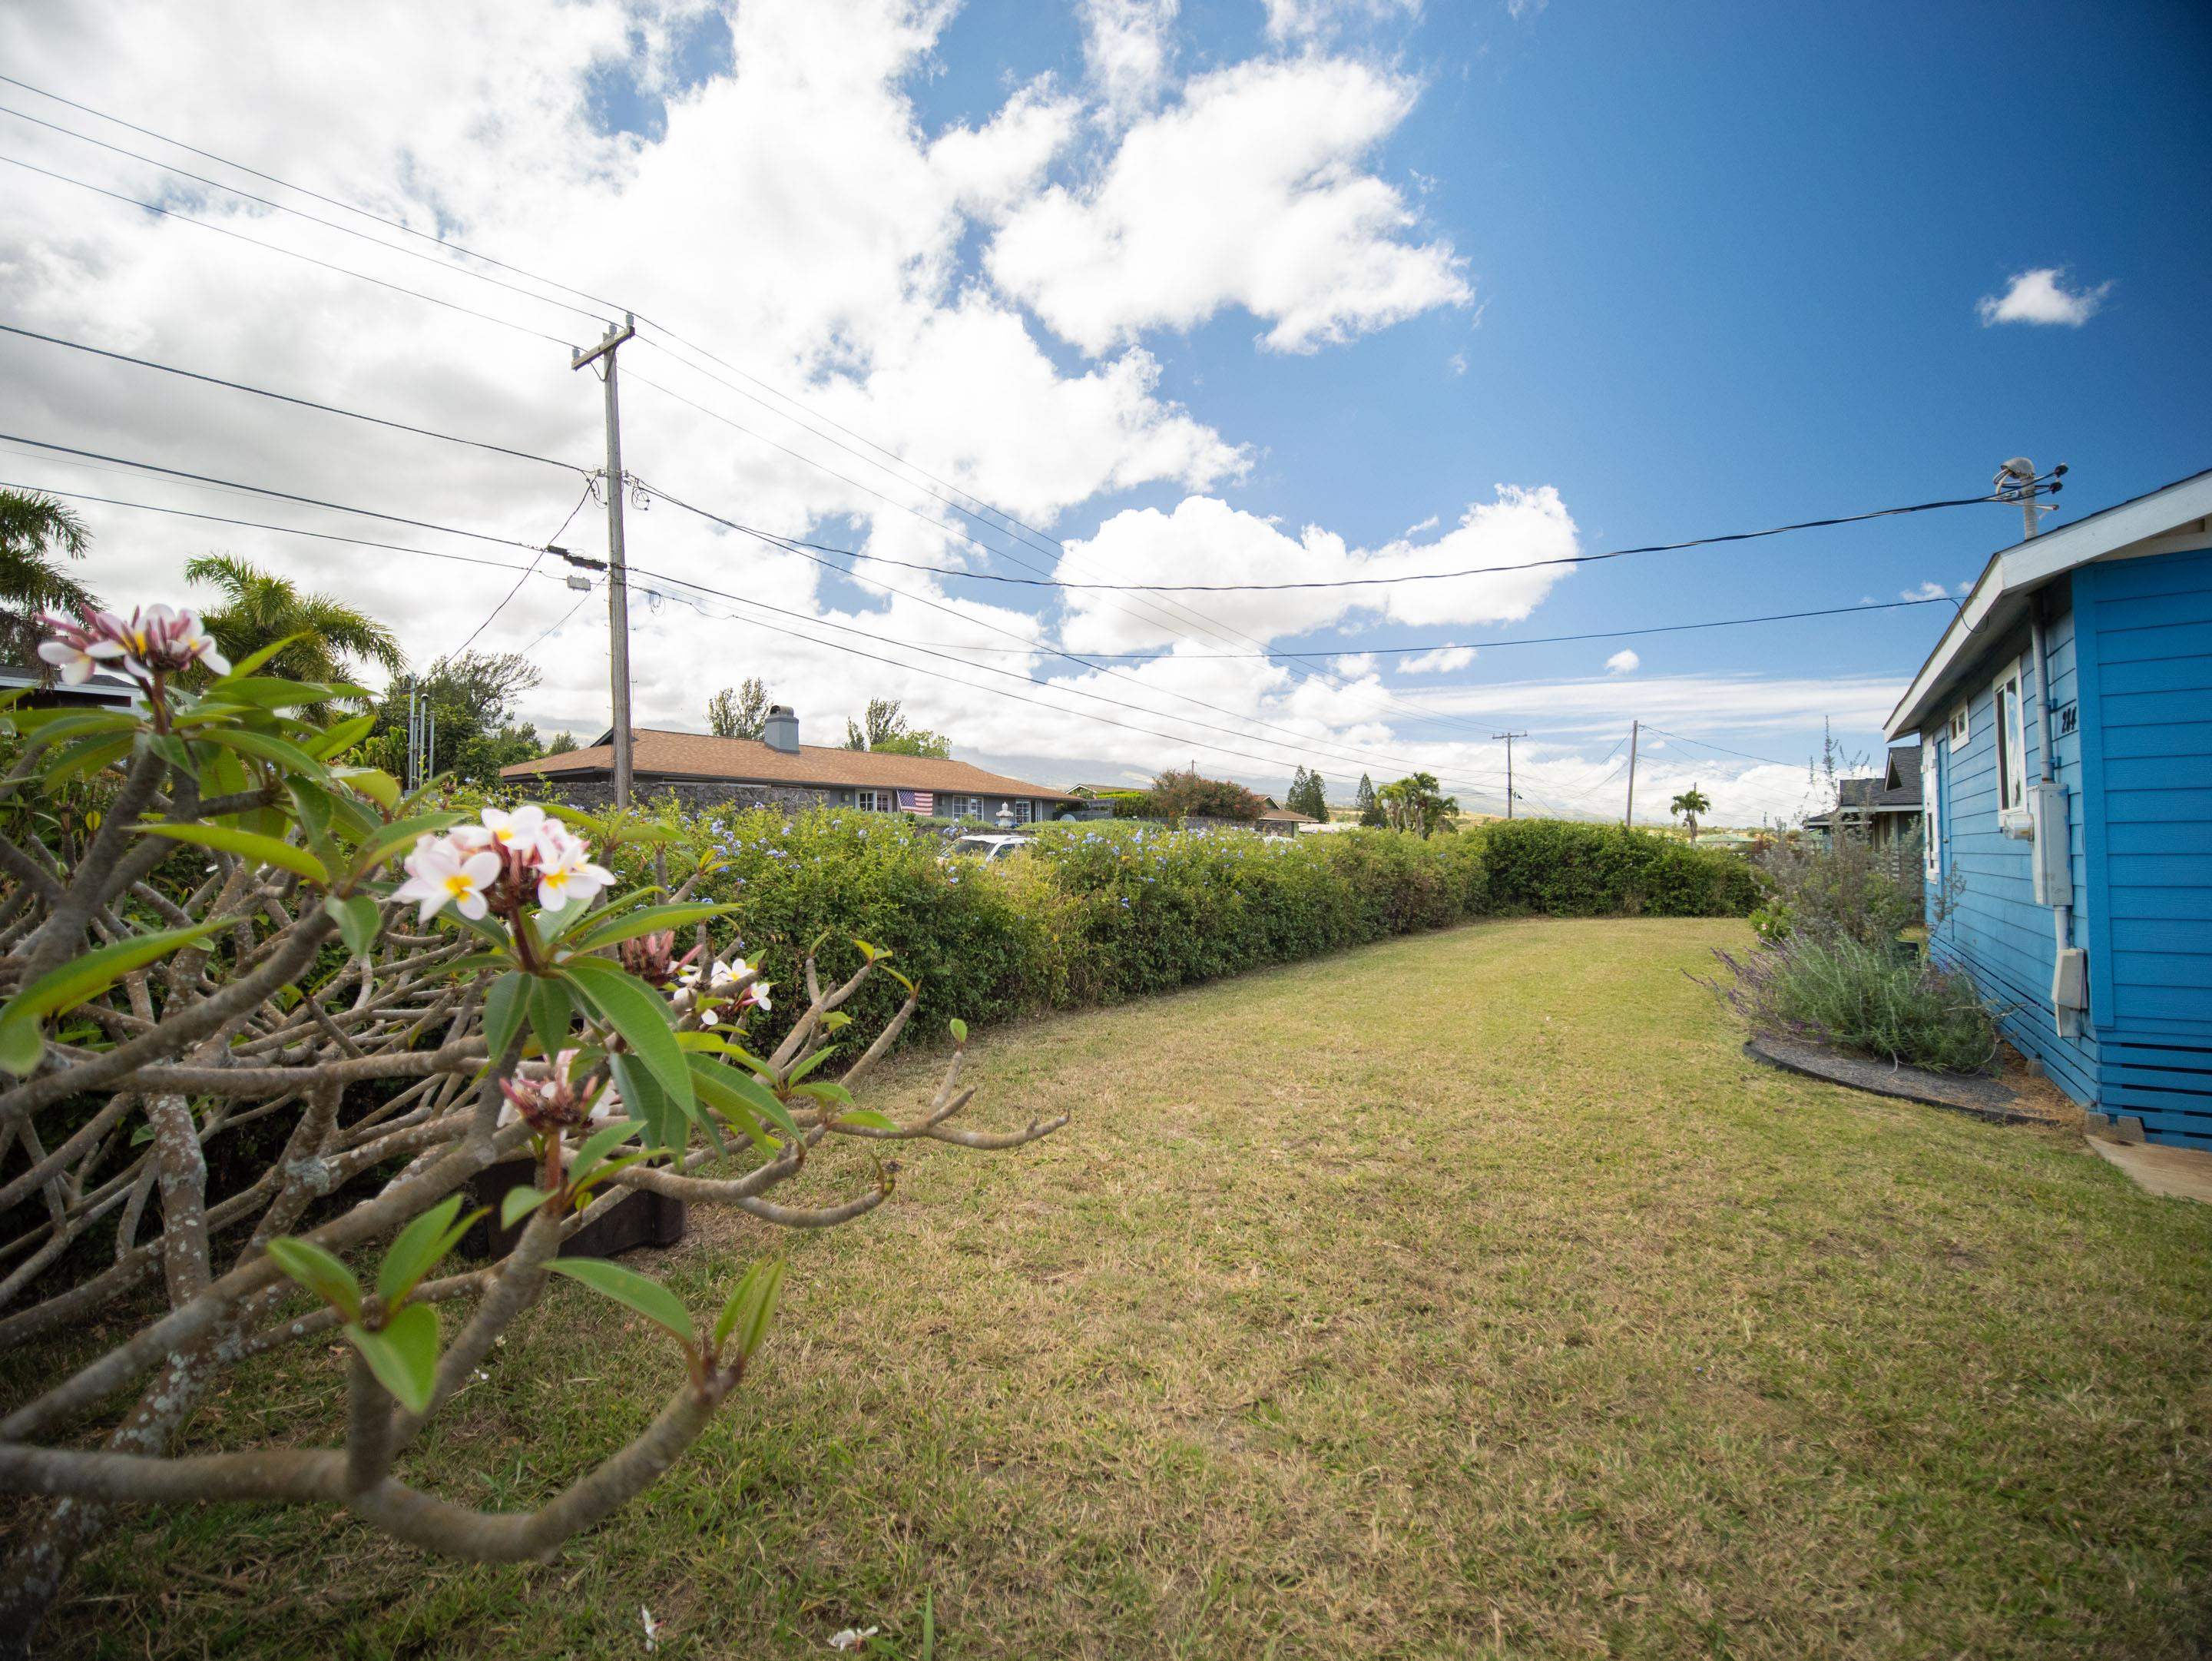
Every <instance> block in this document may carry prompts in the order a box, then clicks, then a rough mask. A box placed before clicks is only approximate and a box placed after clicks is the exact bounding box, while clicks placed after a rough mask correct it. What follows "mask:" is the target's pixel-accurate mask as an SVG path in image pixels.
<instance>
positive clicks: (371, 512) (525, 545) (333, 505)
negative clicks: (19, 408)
mask: <svg viewBox="0 0 2212 1661" xmlns="http://www.w3.org/2000/svg"><path fill="white" fill-rule="evenodd" d="M0 441H5V442H7V443H10V444H27V445H29V446H31V447H32V448H33V449H38V450H51V451H53V452H54V453H57V454H59V455H68V456H82V457H84V458H86V459H88V460H92V461H112V462H114V463H116V464H117V465H119V466H124V467H130V468H134V469H136V470H137V472H145V473H161V474H162V475H164V476H166V477H167V478H183V479H190V480H191V481H192V482H194V483H195V484H214V485H219V486H221V487H222V488H223V489H225V490H248V491H251V492H252V494H254V495H255V496H270V497H274V498H275V499H276V500H277V501H279V502H301V503H303V504H304V505H306V506H307V507H310V508H330V509H331V511H332V512H334V513H340V514H353V515H354V516H355V517H356V518H358V519H380V520H385V521H386V523H388V524H392V525H409V526H413V527H414V528H415V529H416V530H418V531H442V532H445V533H446V534H447V536H457V537H471V538H474V539H475V540H477V541H478V542H495V543H498V544H499V545H501V546H503V547H507V548H520V549H523V550H526V551H528V552H531V553H538V552H540V551H542V550H543V549H544V544H543V543H538V542H524V541H522V540H521V539H520V538H516V537H503V536H496V535H495V534H493V533H492V532H489V531H465V530H463V529H461V528H460V527H459V526H453V525H440V524H438V523H436V522H435V521H434V520H427V519H410V518H408V517H407V516H406V515H405V514H386V513H380V512H378V511H377V510H376V509H375V508H349V507H348V506H346V505H345V503H343V502H325V501H324V500H323V499H322V498H321V497H320V496H296V495H295V494H294V493H293V492H291V491H289V490H272V489H271V488H270V487H269V486H268V485H265V484H240V483H239V481H237V480H236V479H231V478H214V477H212V476H210V475H209V474H207V473H191V472H185V470H184V469H183V468H181V467H163V466H160V465H156V464H155V463H154V462H151V461H135V460H133V459H131V458H130V457H129V456H112V455H105V454H102V453H100V451H98V450H80V449H77V448H76V447H73V446H71V445H67V444H50V443H48V442H47V441H46V440H44V439H40V438H24V437H21V436H20V435H17V434H15V433H0ZM572 517H573V515H572Z"/></svg>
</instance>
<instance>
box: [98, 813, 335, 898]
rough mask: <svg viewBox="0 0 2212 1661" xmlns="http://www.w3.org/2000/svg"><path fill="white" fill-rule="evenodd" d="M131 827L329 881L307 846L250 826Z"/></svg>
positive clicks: (313, 879)
mask: <svg viewBox="0 0 2212 1661" xmlns="http://www.w3.org/2000/svg"><path fill="white" fill-rule="evenodd" d="M133 828H134V829H135V830H137V831H138V832H139V834H140V835H142V836H148V837H168V838H170V839H171V840H172V841H173V842H189V843H195V844H197V846H199V847H202V848H214V849H220V850H221V851H222V852H223V853H226V854H234V855H237V856H238V857H239V858H240V859H242V860H251V861H253V862H255V863H256V864H259V865H273V866H276V867H277V868H278V869H280V870H284V871H294V872H297V873H299V874H300V875H301V876H303V877H305V878H307V879H308V881H310V882H312V883H314V884H316V885H318V886H319V887H325V888H326V887H328V886H329V885H330V880H331V873H330V869H329V867H327V866H325V864H324V863H323V862H322V861H320V860H319V859H317V858H316V857H315V856H314V855H313V854H311V853H309V852H308V851H307V849H304V848H297V847H295V846H294V845H293V844H292V843H289V842H279V841H278V840H277V839H276V837H264V836H262V835H260V834H258V832H255V831H239V830H234V829H233V828H232V827H231V826H229V825H227V824H141V825H137V826H134V827H133Z"/></svg>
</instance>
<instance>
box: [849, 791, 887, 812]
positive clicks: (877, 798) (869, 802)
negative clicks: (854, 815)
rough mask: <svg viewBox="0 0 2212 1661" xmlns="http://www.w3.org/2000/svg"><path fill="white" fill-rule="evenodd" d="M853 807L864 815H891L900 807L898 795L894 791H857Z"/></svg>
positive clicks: (854, 795) (854, 793)
mask: <svg viewBox="0 0 2212 1661" xmlns="http://www.w3.org/2000/svg"><path fill="white" fill-rule="evenodd" d="M853 805H854V806H855V807H857V808H859V809H860V811H861V812H863V813H890V812H896V810H897V807H898V794H897V792H896V791H892V790H855V791H854V792H853Z"/></svg>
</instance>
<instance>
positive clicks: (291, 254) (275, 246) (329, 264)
mask: <svg viewBox="0 0 2212 1661" xmlns="http://www.w3.org/2000/svg"><path fill="white" fill-rule="evenodd" d="M0 161H4V162H6V163H7V164H8V165H9V166H10V167H21V168H22V169H23V170H24V171H25V172H27V173H39V174H41V175H43V176H44V177H46V178H48V179H57V180H58V181H59V182H60V183H62V184H64V185H74V186H76V187H77V188H78V189H79V190H84V191H90V192H92V193H93V194H94V195H95V196H104V197H106V198H108V199H109V200H110V201H112V202H121V203H125V204H128V205H129V206H131V207H133V208H143V209H144V210H146V211H147V212H148V213H157V214H159V215H161V217H162V218H164V219H173V220H176V221H178V222H179V223H182V224H185V225H197V226H198V227H199V228H201V229H202V230H204V231H214V232H216V234H218V235H222V236H228V237H232V238H234V239H236V240H238V241H240V242H246V243H251V244H252V246H255V247H257V248H266V249H267V250H268V251H269V252H271V253H281V254H283V255H284V256H286V257H287V258H288V259H303V260H305V261H306V262H307V264H308V265H319V266H321V267H322V269H323V270H325V271H336V272H337V274H338V275H339V276H341V277H353V278H355V279H356V280H358V281H360V282H362V283H374V284H375V285H376V286H377V287H378V288H380V289H391V290H392V292H393V293H394V294H404V295H408V296H410V298H412V299H416V300H420V301H426V302H427V303H428V304H430V305H433V306H442V307H445V308H446V309H447V311H453V312H459V313H462V314H463V315H465V316H467V317H473V318H478V319H482V320H483V321H484V322H486V323H496V324H497V325H498V326H500V327H501V328H502V329H513V331H515V332H517V333H518V334H526V335H530V336H532V338H536V339H538V340H546V341H550V342H551V343H552V344H554V345H556V346H559V347H561V348H562V349H563V350H566V349H567V347H568V342H567V341H565V340H563V339H562V338H560V337H559V336H558V335H550V334H547V333H546V332H544V330H543V329H533V328H532V327H531V326H529V325H528V324H526V323H517V322H514V321H513V320H512V319H508V318H504V317H497V316H495V315H494V314H493V313H489V312H480V311H478V310H477V309H476V307H473V306H464V305H462V304H461V303H460V302H459V301H454V300H443V299H441V298H440V297H439V296H438V295H434V294H425V293H424V292H423V291H422V289H410V288H409V287H408V286H407V285H406V284H405V283H393V282H390V281H388V280H387V279H386V278H384V277H371V276H370V275H369V274H368V272H367V271H356V270H354V269H353V268H352V267H351V266H350V265H338V264H337V263H335V262H334V261H331V260H328V259H316V258H315V256H314V255H313V254H311V253H301V252H300V251H299V250H298V249H297V248H288V247H286V246H283V244H282V243H278V242H270V241H265V240H263V239H262V238H260V237H258V236H248V235H247V234H246V233H245V232H244V231H234V230H233V229H231V228H229V227H228V225H218V224H216V223H215V222H212V221H210V220H206V219H197V218H194V217H193V216H191V214H188V213H179V212H178V211H177V210H175V209H174V208H164V207H161V206H160V205H159V204H155V203H152V202H147V201H143V200H141V199H140V198H137V197H135V196H125V194H124V193H123V192H120V191H111V190H109V189H107V188H106V186H101V185H95V184H93V183H92V182H91V181H90V180H88V179H72V178H70V175H69V174H67V173H56V172H55V171H54V170H53V169H52V168H51V167H40V166H38V165H37V164H36V163H35V162H30V161H23V160H22V159H21V158H20V157H18V156H13V155H0Z"/></svg>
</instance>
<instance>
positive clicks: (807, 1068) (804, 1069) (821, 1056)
mask: <svg viewBox="0 0 2212 1661" xmlns="http://www.w3.org/2000/svg"><path fill="white" fill-rule="evenodd" d="M836 1053H837V1046H836V1044H834V1043H825V1044H823V1046H822V1048H821V1049H819V1050H816V1051H815V1052H814V1053H813V1054H812V1055H811V1056H808V1057H807V1058H806V1059H805V1061H803V1062H799V1065H798V1066H796V1067H794V1068H792V1069H791V1071H790V1072H788V1073H787V1074H784V1075H783V1081H784V1082H785V1083H786V1084H797V1083H798V1082H799V1080H801V1079H803V1078H805V1076H806V1075H807V1074H810V1073H811V1072H812V1071H813V1070H814V1069H815V1068H817V1067H819V1066H821V1065H822V1063H823V1062H826V1061H828V1060H829V1058H830V1057H831V1056H834V1055H836Z"/></svg>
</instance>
